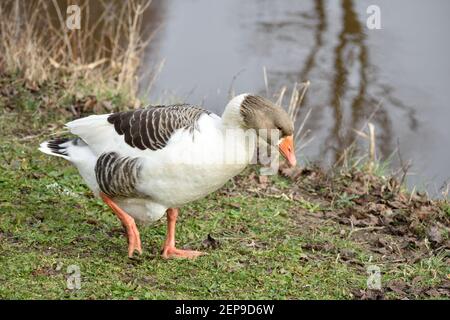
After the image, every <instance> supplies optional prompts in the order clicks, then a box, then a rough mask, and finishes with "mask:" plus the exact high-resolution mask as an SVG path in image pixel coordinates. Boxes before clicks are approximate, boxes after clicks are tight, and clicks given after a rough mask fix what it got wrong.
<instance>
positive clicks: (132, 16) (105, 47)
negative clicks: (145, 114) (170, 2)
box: [0, 0, 150, 100]
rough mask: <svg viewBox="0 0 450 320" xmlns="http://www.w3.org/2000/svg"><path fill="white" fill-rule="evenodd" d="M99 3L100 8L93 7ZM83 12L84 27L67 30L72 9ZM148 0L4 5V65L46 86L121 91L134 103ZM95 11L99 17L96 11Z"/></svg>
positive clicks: (19, 0)
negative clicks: (61, 82) (54, 83)
mask: <svg viewBox="0 0 450 320" xmlns="http://www.w3.org/2000/svg"><path fill="white" fill-rule="evenodd" d="M94 3H95V4H94ZM70 4H77V5H79V7H80V9H81V28H80V29H78V30H70V29H69V28H67V27H66V18H67V12H66V9H67V6H68V5H70ZM149 4H150V1H149V0H131V1H114V2H110V1H103V0H99V1H94V2H89V1H82V0H78V1H70V2H69V1H68V0H63V1H57V0H52V1H45V0H32V1H25V0H3V1H1V2H0V56H1V61H0V63H1V64H2V65H3V69H5V70H6V71H8V72H20V73H21V75H22V76H23V77H25V78H26V79H27V80H30V81H33V82H35V83H38V84H39V83H41V82H43V81H46V80H52V79H58V80H60V79H64V80H65V81H66V83H67V84H68V85H67V86H66V87H67V88H68V89H69V90H70V88H74V87H75V86H74V84H75V83H79V82H80V81H83V82H85V83H86V82H87V84H88V85H89V83H95V86H94V87H95V88H101V87H102V85H106V86H108V88H110V89H114V90H117V91H120V92H122V93H124V94H126V95H127V97H129V98H131V100H134V99H135V97H136V94H137V88H138V84H137V80H138V79H137V72H138V68H139V64H140V60H141V57H142V54H143V50H144V48H145V46H146V45H147V44H148V41H149V40H147V41H144V40H143V39H142V37H141V36H142V18H143V14H144V12H145V10H147V8H148V6H149ZM94 10H95V13H94V12H93V11H94Z"/></svg>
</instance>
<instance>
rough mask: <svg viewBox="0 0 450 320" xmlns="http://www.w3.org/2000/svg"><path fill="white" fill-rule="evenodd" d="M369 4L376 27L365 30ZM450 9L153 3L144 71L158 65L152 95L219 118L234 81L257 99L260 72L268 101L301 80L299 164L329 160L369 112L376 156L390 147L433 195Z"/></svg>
mask: <svg viewBox="0 0 450 320" xmlns="http://www.w3.org/2000/svg"><path fill="white" fill-rule="evenodd" d="M372 4H375V5H378V6H379V7H380V9H381V27H382V29H381V30H369V29H368V28H367V27H366V19H367V17H368V14H367V13H366V9H367V7H368V6H369V5H372ZM449 11H450V1H446V0H431V1H419V0H414V1H411V0H375V1H374V0H369V1H366V0H358V1H352V0H341V1H331V0H330V1H325V0H322V1H321V0H317V1H313V0H281V1H273V0H246V1H240V0H226V1H211V0H168V1H161V0H160V1H156V0H154V1H153V3H152V7H151V19H147V20H146V22H145V23H146V24H147V23H148V24H149V26H150V28H154V27H155V26H157V25H159V26H160V27H159V29H158V31H157V34H156V37H155V39H154V40H153V41H152V42H151V44H150V46H149V47H148V50H147V52H146V57H145V61H144V70H145V69H147V66H148V68H151V67H154V66H155V65H156V64H158V63H160V62H161V61H162V60H163V59H164V67H163V68H162V70H161V72H160V74H159V77H158V78H157V80H156V81H155V82H154V85H153V87H152V91H151V95H150V96H151V97H152V98H153V100H154V101H155V100H156V101H158V102H170V100H171V99H173V97H174V96H177V97H181V98H182V99H185V100H186V101H188V102H191V103H197V104H203V105H204V106H205V107H206V108H208V109H211V110H213V111H215V112H217V113H219V114H220V113H221V111H222V110H223V107H224V106H225V105H226V103H227V101H228V98H229V90H230V86H231V84H232V82H233V78H235V80H234V82H233V87H234V90H235V92H236V93H241V92H256V93H262V94H265V91H266V90H265V85H264V77H263V67H265V68H266V70H267V76H268V82H269V94H270V95H271V96H272V95H273V94H275V93H277V92H278V91H279V89H280V88H281V87H282V86H285V85H287V86H288V87H289V88H292V86H293V85H294V83H295V82H303V81H306V80H309V81H311V86H310V88H309V90H308V93H307V95H306V98H305V100H304V101H303V104H302V109H301V114H300V119H298V121H297V125H299V124H300V123H301V121H302V118H303V117H304V116H305V115H306V113H307V111H308V110H309V109H312V111H311V116H310V118H309V119H308V121H307V124H306V127H307V128H306V129H309V130H311V135H312V136H313V137H314V140H313V141H312V142H311V143H310V144H309V145H308V146H307V147H306V148H304V149H302V150H301V151H300V152H299V153H300V154H299V156H305V157H306V158H308V159H310V160H316V161H317V160H320V161H322V162H324V163H326V164H330V163H334V162H335V161H336V159H337V158H338V157H339V155H340V154H341V152H342V150H343V149H344V148H346V147H347V146H348V145H349V144H350V143H351V142H352V141H353V140H354V139H355V133H354V131H353V129H359V128H361V126H362V125H363V124H364V122H365V121H366V120H367V118H368V117H369V116H370V115H371V114H372V113H373V111H374V110H375V109H377V106H378V105H379V107H378V109H377V110H378V111H377V112H376V113H375V115H374V117H373V118H372V120H371V121H372V122H373V123H374V125H375V128H376V134H377V156H378V157H379V158H382V159H386V158H388V157H389V155H391V154H393V153H394V156H393V166H396V165H398V164H399V161H398V156H397V154H396V152H395V150H396V149H397V146H398V142H399V145H400V151H401V155H402V158H403V161H404V162H406V161H407V160H412V162H413V164H414V166H413V168H412V169H411V174H412V175H410V176H409V177H408V182H409V184H410V185H418V186H419V187H427V189H428V190H429V191H430V192H432V193H435V192H436V191H437V190H438V189H439V188H440V187H441V186H442V185H443V183H444V182H445V181H447V179H449V178H450V170H449V169H448V168H449V164H450V146H449V138H450V126H449V122H450V108H449V101H450V85H449V83H450V62H449V59H450V45H449V37H448V31H449V27H450V20H449V19H448V17H447V15H448V12H449ZM150 20H151V21H150ZM143 92H144V91H143ZM287 103H288V98H287V97H286V98H285V104H287ZM359 140H361V139H360V138H359Z"/></svg>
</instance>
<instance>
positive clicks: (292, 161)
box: [278, 135, 297, 167]
mask: <svg viewBox="0 0 450 320" xmlns="http://www.w3.org/2000/svg"><path fill="white" fill-rule="evenodd" d="M278 149H279V150H280V153H281V155H282V156H283V157H284V158H285V159H286V160H287V161H288V162H289V165H290V166H291V167H295V165H296V164H297V159H296V158H295V152H294V137H293V136H292V135H291V136H287V137H285V138H283V139H282V140H281V142H280V144H279V146H278Z"/></svg>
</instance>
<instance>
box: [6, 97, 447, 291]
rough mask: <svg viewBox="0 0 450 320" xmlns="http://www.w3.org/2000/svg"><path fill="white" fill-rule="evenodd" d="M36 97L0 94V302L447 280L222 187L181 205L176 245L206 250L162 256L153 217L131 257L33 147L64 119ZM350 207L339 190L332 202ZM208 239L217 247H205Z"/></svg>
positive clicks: (75, 186) (307, 206) (60, 167)
mask: <svg viewBox="0 0 450 320" xmlns="http://www.w3.org/2000/svg"><path fill="white" fill-rule="evenodd" d="M39 99H40V98H39V95H38V94H37V95H33V94H30V93H27V92H25V93H23V94H18V95H17V97H14V100H13V101H14V108H15V110H14V111H11V110H9V109H7V108H6V107H7V104H10V103H11V100H10V99H8V100H6V99H0V112H1V114H0V126H1V128H2V134H1V135H0V298H1V299H323V298H324V299H349V298H353V297H354V295H353V292H354V291H355V290H360V289H361V290H364V289H365V288H366V280H367V274H366V267H367V266H368V265H371V264H377V265H379V266H380V267H381V269H382V274H383V278H382V282H383V283H385V282H386V281H390V280H392V279H402V280H403V281H407V282H412V281H413V280H414V279H417V277H420V281H418V282H417V281H416V282H417V285H418V286H429V285H436V284H439V283H440V282H442V280H443V279H444V278H445V277H446V276H447V274H448V273H450V272H449V268H448V264H447V263H446V258H445V257H443V256H432V257H429V258H427V259H421V260H419V261H417V262H416V263H411V264H405V263H403V264H399V263H395V262H389V261H386V260H385V259H384V258H383V257H382V256H381V255H377V254H374V253H373V252H371V251H370V250H369V249H368V248H367V246H366V245H365V243H364V241H361V240H355V239H354V238H349V237H347V236H346V235H347V234H348V229H346V227H345V226H343V225H340V224H338V223H336V222H334V221H332V220H327V219H323V217H322V215H323V214H326V213H327V212H331V211H332V210H333V208H327V207H324V206H323V205H322V204H320V203H319V202H317V201H315V200H311V199H307V198H302V199H301V200H292V199H290V198H289V197H287V196H286V197H285V196H264V195H262V196H256V195H254V194H252V193H250V192H247V191H246V190H244V189H241V190H240V191H239V192H237V193H236V192H235V193H232V195H231V196H230V194H225V193H226V192H225V191H224V190H225V189H222V190H219V191H218V192H216V193H213V194H211V195H209V196H208V197H207V198H205V199H202V200H200V201H196V202H194V203H192V204H190V205H189V206H186V207H184V208H181V214H180V218H179V222H178V224H177V244H178V245H179V246H181V247H188V248H193V249H199V250H204V251H206V252H207V253H208V255H206V256H202V257H200V258H198V259H196V260H192V261H187V260H164V259H162V258H161V255H160V249H161V246H162V243H163V241H164V237H165V231H166V230H165V221H164V220H162V221H159V222H157V223H155V224H153V225H148V226H140V232H141V238H142V243H143V249H144V253H143V255H142V256H140V257H137V258H135V259H129V258H127V243H126V239H125V236H124V234H123V231H122V229H121V226H120V223H119V221H118V220H117V218H116V217H115V216H114V214H113V213H112V212H111V211H110V210H109V209H108V208H107V206H106V205H104V204H103V203H102V202H101V201H100V200H99V199H96V198H93V196H92V195H91V193H90V191H89V190H88V188H87V187H86V186H84V184H83V182H82V180H81V178H80V177H79V175H78V174H77V172H76V170H75V168H73V167H72V166H71V165H70V164H69V163H68V162H66V161H64V160H61V159H58V158H55V157H49V156H47V155H44V154H42V153H40V152H39V151H38V150H37V146H38V144H39V142H40V141H42V140H44V139H46V138H47V137H48V135H49V134H50V133H51V132H53V131H55V130H60V128H61V125H62V124H63V123H64V121H65V120H66V118H64V116H61V115H58V113H53V116H49V115H48V114H47V115H44V113H43V112H41V111H42V110H41V109H39V108H40V106H41V107H42V103H41V100H39ZM69 100H70V99H69ZM68 103H69V102H68ZM51 123H56V128H50V127H49V126H48V124H51ZM271 180H272V181H271V184H272V185H273V186H275V187H276V188H278V189H279V190H280V194H281V193H288V192H289V190H290V188H291V182H290V181H289V180H288V179H286V178H282V177H272V178H271ZM232 186H233V183H231V182H230V183H229V185H227V186H226V187H230V188H231V187H232ZM311 188H312V187H311ZM238 190H239V189H238ZM352 200H353V198H352V196H350V195H347V194H342V196H341V198H339V199H337V202H336V205H338V206H344V207H348V206H351V205H352ZM447 212H448V211H447ZM208 234H210V235H211V236H212V237H213V238H214V239H216V240H217V241H219V247H218V248H215V249H212V248H205V247H204V240H205V239H206V238H207V236H208ZM308 246H310V247H308ZM344 252H347V253H348V252H351V254H352V256H353V258H352V259H351V261H350V262H349V261H345V260H344V259H343V258H342V257H343V254H344ZM70 265H76V266H78V267H79V268H80V272H81V289H78V290H70V289H68V287H67V278H68V277H69V276H70V275H69V274H68V273H67V268H68V267H69V266H70ZM387 296H388V297H389V298H396V297H398V295H397V294H396V293H395V292H391V293H388V295H387ZM413 297H414V296H413Z"/></svg>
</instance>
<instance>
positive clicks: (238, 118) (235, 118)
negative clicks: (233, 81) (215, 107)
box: [222, 93, 248, 128]
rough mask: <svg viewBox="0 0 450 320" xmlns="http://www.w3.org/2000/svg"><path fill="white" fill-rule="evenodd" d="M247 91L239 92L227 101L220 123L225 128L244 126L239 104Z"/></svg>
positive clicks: (246, 94)
mask: <svg viewBox="0 0 450 320" xmlns="http://www.w3.org/2000/svg"><path fill="white" fill-rule="evenodd" d="M247 96H248V93H243V94H240V95H238V96H236V97H234V98H233V99H231V100H230V102H228V104H227V106H226V107H225V110H224V111H223V113H222V124H223V126H224V127H225V128H244V119H243V118H242V115H241V104H242V102H243V101H244V99H245V98H246V97H247Z"/></svg>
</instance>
